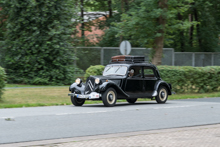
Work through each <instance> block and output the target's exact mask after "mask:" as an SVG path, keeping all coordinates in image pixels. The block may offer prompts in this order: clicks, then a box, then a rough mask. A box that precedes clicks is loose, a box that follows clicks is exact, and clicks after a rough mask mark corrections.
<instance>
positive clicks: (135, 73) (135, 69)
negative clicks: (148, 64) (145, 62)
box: [129, 66, 142, 78]
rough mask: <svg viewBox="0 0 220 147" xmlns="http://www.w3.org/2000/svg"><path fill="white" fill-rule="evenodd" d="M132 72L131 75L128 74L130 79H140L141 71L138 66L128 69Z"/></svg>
mask: <svg viewBox="0 0 220 147" xmlns="http://www.w3.org/2000/svg"><path fill="white" fill-rule="evenodd" d="M131 70H132V72H133V73H132V74H129V76H130V77H140V78H141V75H142V74H141V73H142V71H141V67H139V66H133V67H131V68H130V70H129V71H131Z"/></svg>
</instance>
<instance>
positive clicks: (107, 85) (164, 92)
mask: <svg viewBox="0 0 220 147" xmlns="http://www.w3.org/2000/svg"><path fill="white" fill-rule="evenodd" d="M171 89H172V87H171V84H169V83H166V82H165V81H163V80H162V79H161V77H160V74H159V71H158V69H157V67H156V66H155V65H153V64H151V63H148V62H145V60H144V57H142V56H127V55H125V56H124V55H121V56H114V57H112V60H111V61H110V63H109V64H108V65H107V66H106V67H105V69H104V71H103V75H102V76H90V77H88V78H87V80H86V83H83V82H82V80H81V79H79V78H77V79H76V81H75V83H73V84H72V85H71V86H70V87H69V91H70V92H71V93H69V94H68V95H69V96H70V98H71V101H72V103H73V105H75V106H82V105H83V104H84V102H85V100H102V101H103V104H104V105H105V106H107V107H112V106H114V105H115V103H116V101H117V99H126V100H127V102H128V103H135V102H136V101H137V99H138V98H150V99H152V100H153V99H156V101H157V103H165V102H166V101H167V99H168V95H171V94H172V92H171Z"/></svg>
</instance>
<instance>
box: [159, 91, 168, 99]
mask: <svg viewBox="0 0 220 147" xmlns="http://www.w3.org/2000/svg"><path fill="white" fill-rule="evenodd" d="M159 97H160V100H161V101H165V100H166V98H167V91H166V90H165V89H161V90H160V94H159Z"/></svg>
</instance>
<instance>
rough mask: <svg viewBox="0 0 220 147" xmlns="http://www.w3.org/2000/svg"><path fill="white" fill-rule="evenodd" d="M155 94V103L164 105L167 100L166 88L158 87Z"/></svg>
mask: <svg viewBox="0 0 220 147" xmlns="http://www.w3.org/2000/svg"><path fill="white" fill-rule="evenodd" d="M157 92H158V94H157V96H156V97H155V98H156V101H157V103H166V101H167V98H168V91H167V88H166V87H165V86H160V87H159V89H158V91H157Z"/></svg>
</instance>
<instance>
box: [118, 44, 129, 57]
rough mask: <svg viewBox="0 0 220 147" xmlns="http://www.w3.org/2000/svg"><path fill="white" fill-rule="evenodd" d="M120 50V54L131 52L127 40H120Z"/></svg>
mask: <svg viewBox="0 0 220 147" xmlns="http://www.w3.org/2000/svg"><path fill="white" fill-rule="evenodd" d="M120 52H121V54H122V55H128V54H130V52H131V44H130V42H129V41H122V42H121V44H120Z"/></svg>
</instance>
